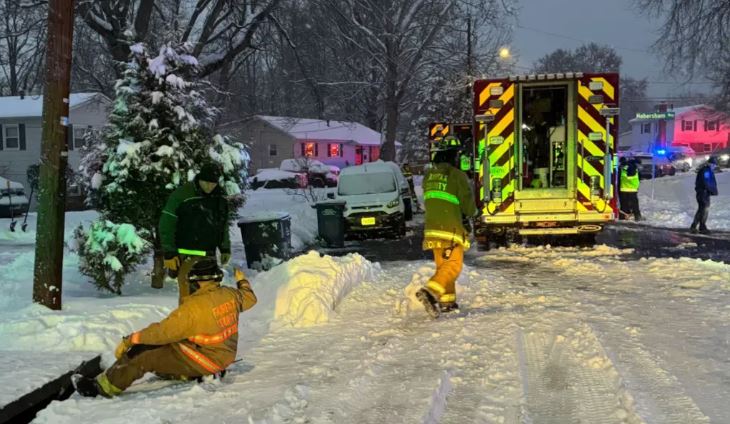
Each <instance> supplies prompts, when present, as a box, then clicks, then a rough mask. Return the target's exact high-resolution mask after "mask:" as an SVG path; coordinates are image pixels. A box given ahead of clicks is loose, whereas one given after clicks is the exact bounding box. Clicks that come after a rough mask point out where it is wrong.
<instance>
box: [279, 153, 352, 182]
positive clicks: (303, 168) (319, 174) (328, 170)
mask: <svg viewBox="0 0 730 424" xmlns="http://www.w3.org/2000/svg"><path fill="white" fill-rule="evenodd" d="M332 168H336V169H337V172H336V173H335V172H333V171H332ZM279 169H280V170H282V171H287V172H294V173H297V174H303V175H306V177H307V181H308V184H309V185H311V186H313V187H337V175H338V174H339V168H337V167H336V166H335V167H333V166H332V165H327V164H324V163H322V162H320V161H318V160H313V159H309V158H297V159H284V160H283V161H281V165H280V166H279Z"/></svg>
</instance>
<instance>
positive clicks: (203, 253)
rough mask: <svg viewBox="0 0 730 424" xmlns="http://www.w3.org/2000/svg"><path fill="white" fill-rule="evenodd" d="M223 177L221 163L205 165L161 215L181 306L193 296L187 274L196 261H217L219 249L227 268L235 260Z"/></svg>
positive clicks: (168, 264)
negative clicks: (211, 259) (215, 259)
mask: <svg viewBox="0 0 730 424" xmlns="http://www.w3.org/2000/svg"><path fill="white" fill-rule="evenodd" d="M221 176H222V172H221V169H220V166H219V165H218V164H216V163H212V162H211V163H207V164H205V165H203V166H202V167H201V169H200V173H198V175H197V176H196V177H195V180H194V181H191V182H188V183H186V184H183V185H182V186H180V187H179V188H178V189H177V190H175V191H174V192H172V194H171V195H170V197H169V198H168V200H167V203H166V204H165V208H164V209H163V210H162V214H161V216H160V224H159V231H160V239H161V242H162V250H163V252H164V255H165V267H166V268H167V269H169V270H170V271H171V272H172V274H173V275H176V276H177V280H178V287H179V290H180V298H179V303H180V304H182V300H183V298H185V296H187V295H188V294H189V293H188V283H187V274H188V272H189V271H190V269H191V268H192V266H193V265H194V264H195V262H196V261H198V260H201V259H204V258H206V257H207V258H211V257H212V258H215V257H216V249H217V250H218V251H220V256H221V264H222V265H223V266H225V265H227V264H228V261H229V260H230V259H231V241H230V238H229V237H230V236H229V234H228V222H229V211H228V201H227V200H226V198H225V193H224V191H223V189H222V188H221V187H220V185H219V184H218V183H219V180H220V178H221Z"/></svg>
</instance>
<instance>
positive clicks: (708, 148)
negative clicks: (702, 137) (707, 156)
mask: <svg viewBox="0 0 730 424" xmlns="http://www.w3.org/2000/svg"><path fill="white" fill-rule="evenodd" d="M703 147H704V149H703V151H704V152H711V151H712V144H709V143H704V144H703Z"/></svg>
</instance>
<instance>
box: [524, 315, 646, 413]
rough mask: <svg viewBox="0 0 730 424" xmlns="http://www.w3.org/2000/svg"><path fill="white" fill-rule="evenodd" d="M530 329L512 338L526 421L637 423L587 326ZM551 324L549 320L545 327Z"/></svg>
mask: <svg viewBox="0 0 730 424" xmlns="http://www.w3.org/2000/svg"><path fill="white" fill-rule="evenodd" d="M565 318H566V319H565V324H566V326H565V327H560V328H561V330H558V328H555V327H552V328H551V327H544V326H543V325H540V326H531V327H530V328H527V329H524V330H521V331H520V332H519V334H518V338H517V345H518V349H519V351H520V362H521V368H522V369H524V370H525V372H526V373H527V375H526V376H524V381H525V383H526V387H525V388H524V392H525V397H526V409H527V417H525V421H526V422H535V423H541V424H543V423H545V424H552V423H554V424H570V423H576V424H577V423H591V424H620V423H632V424H633V423H642V422H643V421H642V420H641V418H640V417H639V416H638V415H637V414H636V413H635V411H634V408H633V401H632V398H631V396H629V395H628V393H627V392H626V391H625V389H624V388H623V386H622V385H621V382H620V379H619V378H618V374H617V373H616V371H615V369H614V368H613V365H612V364H611V362H610V360H608V358H607V357H606V355H605V354H604V353H603V349H602V347H601V345H600V343H599V342H598V340H597V339H596V337H595V335H594V334H593V333H592V332H591V331H590V329H589V328H588V327H587V326H581V328H579V329H573V328H571V327H570V322H571V321H573V322H575V321H574V319H575V317H570V316H567V317H565ZM555 324H556V322H555V320H554V319H553V320H552V322H551V326H554V325H555Z"/></svg>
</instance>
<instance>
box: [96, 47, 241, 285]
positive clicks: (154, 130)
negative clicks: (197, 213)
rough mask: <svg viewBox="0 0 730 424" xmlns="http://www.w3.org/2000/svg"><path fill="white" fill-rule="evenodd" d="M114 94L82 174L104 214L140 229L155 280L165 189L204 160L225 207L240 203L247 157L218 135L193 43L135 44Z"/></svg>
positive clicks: (155, 280) (179, 182)
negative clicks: (151, 49) (218, 179)
mask: <svg viewBox="0 0 730 424" xmlns="http://www.w3.org/2000/svg"><path fill="white" fill-rule="evenodd" d="M130 51H131V59H130V61H129V62H128V63H127V64H126V68H125V70H124V73H123V77H122V78H121V79H120V80H118V81H117V83H116V85H115V90H116V96H115V99H114V102H113V105H112V109H111V112H110V115H109V125H108V126H107V127H106V128H105V129H104V131H102V133H101V135H100V136H101V137H100V139H99V140H96V141H95V142H92V143H89V146H90V147H89V149H88V150H87V151H86V153H85V155H84V158H83V160H82V164H81V172H82V173H83V176H84V182H85V185H86V188H87V190H88V191H89V192H90V200H91V203H92V204H91V206H92V207H94V208H96V209H97V210H99V212H100V213H101V215H102V218H103V219H105V220H109V221H111V222H113V223H116V224H124V223H128V224H132V225H134V226H135V227H136V228H138V229H141V230H144V231H143V233H140V234H144V237H145V239H146V240H147V242H149V243H150V244H151V245H152V246H153V247H154V251H155V270H154V272H153V277H152V278H153V286H155V287H161V284H162V281H163V278H164V272H163V269H162V256H161V252H160V246H159V239H160V238H159V236H158V234H157V225H158V221H159V218H160V213H161V211H162V208H163V206H164V204H165V202H166V200H167V198H168V197H169V195H170V193H171V192H172V191H173V190H174V189H175V188H177V187H178V186H180V185H182V184H184V183H186V182H187V181H189V180H192V179H193V178H194V177H195V175H196V174H197V172H198V170H199V169H200V167H201V166H202V165H203V164H204V163H206V162H211V161H213V162H217V163H218V164H219V165H220V166H221V168H222V170H223V180H224V181H223V182H222V185H223V188H224V189H225V190H226V192H227V193H228V195H229V199H230V201H231V203H232V207H231V210H234V211H235V210H237V209H238V207H240V206H241V205H242V204H243V195H242V192H243V188H244V184H245V179H246V166H247V160H248V155H247V153H246V151H245V150H244V147H243V145H242V144H240V143H236V142H233V141H231V140H229V139H228V138H226V137H224V136H221V135H220V134H216V133H215V131H214V118H215V116H216V114H217V110H216V109H215V108H213V107H211V106H209V105H208V103H207V101H206V100H205V97H204V96H203V91H204V89H205V88H206V87H205V85H204V84H203V83H202V82H200V81H198V80H197V79H196V78H197V77H196V75H197V72H198V69H199V66H198V61H197V60H196V59H195V57H193V56H192V55H191V51H192V46H191V45H189V44H187V43H186V44H183V45H180V46H171V45H165V46H163V47H162V48H161V49H160V52H159V55H157V56H155V57H152V56H150V55H149V54H148V50H147V47H146V46H144V45H143V44H135V45H132V46H131V48H130Z"/></svg>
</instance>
